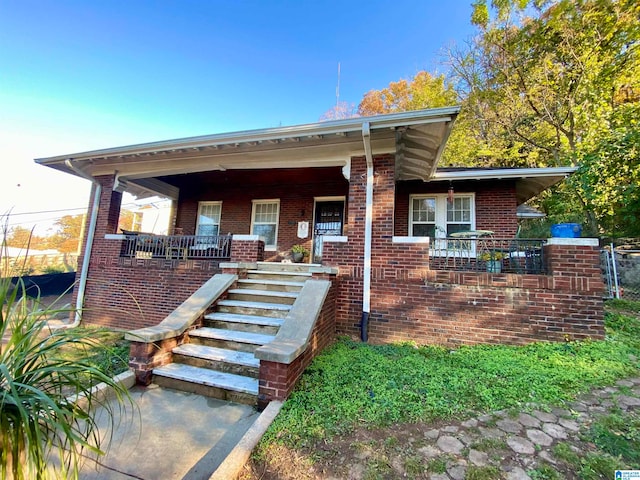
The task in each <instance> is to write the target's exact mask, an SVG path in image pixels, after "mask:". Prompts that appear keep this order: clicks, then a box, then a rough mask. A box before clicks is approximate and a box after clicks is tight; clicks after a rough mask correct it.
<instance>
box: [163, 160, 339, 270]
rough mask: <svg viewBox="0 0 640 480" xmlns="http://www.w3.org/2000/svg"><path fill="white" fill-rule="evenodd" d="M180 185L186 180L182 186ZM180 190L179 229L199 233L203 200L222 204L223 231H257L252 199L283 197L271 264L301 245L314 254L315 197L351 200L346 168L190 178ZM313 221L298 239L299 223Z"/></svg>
mask: <svg viewBox="0 0 640 480" xmlns="http://www.w3.org/2000/svg"><path fill="white" fill-rule="evenodd" d="M179 182H183V183H182V184H180V183H179ZM179 182H178V180H176V181H175V182H174V183H178V186H180V199H179V202H178V210H177V223H176V226H177V227H181V228H183V230H184V233H185V234H193V233H195V226H196V221H197V212H198V202H199V201H221V202H222V218H221V223H220V232H221V233H233V234H241V235H248V234H250V233H251V209H252V200H266V199H279V200H280V219H279V225H278V240H277V242H278V245H277V251H276V252H273V251H266V252H265V260H267V261H273V260H281V259H282V258H285V257H287V256H288V254H289V252H290V250H291V247H292V246H293V245H295V244H297V243H299V244H302V245H304V246H305V247H306V248H307V250H309V251H311V250H312V245H311V228H312V225H313V214H314V212H313V209H314V197H323V196H346V194H347V190H348V185H347V181H346V180H345V179H344V177H343V176H342V171H341V169H340V168H337V167H331V168H304V169H279V170H266V171H259V170H242V171H240V170H236V171H227V172H207V173H205V174H201V175H200V174H198V175H196V174H192V175H185V176H183V178H180V179H179ZM300 221H308V222H309V226H310V233H309V237H308V238H306V239H299V238H298V237H297V232H298V222H300Z"/></svg>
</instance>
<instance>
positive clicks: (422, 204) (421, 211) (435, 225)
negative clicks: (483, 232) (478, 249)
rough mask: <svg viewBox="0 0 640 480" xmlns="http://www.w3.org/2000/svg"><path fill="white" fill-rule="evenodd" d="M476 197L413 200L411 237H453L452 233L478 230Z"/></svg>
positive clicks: (415, 197) (416, 198) (436, 196)
mask: <svg viewBox="0 0 640 480" xmlns="http://www.w3.org/2000/svg"><path fill="white" fill-rule="evenodd" d="M475 227H476V212H475V195H474V194H472V193H464V194H455V195H454V196H453V201H451V202H450V201H449V199H448V195H447V194H437V195H411V197H410V198H409V236H412V237H431V238H443V237H449V236H451V234H452V233H456V232H466V231H469V230H475Z"/></svg>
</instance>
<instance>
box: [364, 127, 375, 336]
mask: <svg viewBox="0 0 640 480" xmlns="http://www.w3.org/2000/svg"><path fill="white" fill-rule="evenodd" d="M362 141H363V143H364V155H365V158H366V160H367V185H366V197H365V205H366V210H365V217H364V272H363V273H364V278H363V284H362V322H361V337H362V340H363V341H367V337H368V334H367V325H368V323H369V313H370V312H371V237H372V229H373V178H374V177H373V156H372V155H371V128H370V124H369V122H364V123H363V124H362Z"/></svg>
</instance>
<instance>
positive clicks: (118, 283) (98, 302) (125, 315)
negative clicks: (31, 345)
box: [73, 176, 220, 330]
mask: <svg viewBox="0 0 640 480" xmlns="http://www.w3.org/2000/svg"><path fill="white" fill-rule="evenodd" d="M97 180H98V181H99V182H100V183H101V185H102V193H101V203H100V205H101V207H100V210H99V212H98V219H97V224H96V233H95V239H94V243H93V248H92V254H91V262H90V264H89V274H88V280H87V286H86V290H85V301H84V309H83V315H82V322H83V323H84V324H91V325H103V326H108V327H113V328H119V329H126V330H132V329H137V328H142V327H148V326H151V325H155V324H157V323H159V322H160V321H162V320H163V319H164V317H166V316H167V315H168V314H169V313H171V312H172V311H173V310H175V308H176V307H177V306H178V305H180V304H181V303H182V302H183V301H184V300H186V299H187V298H188V297H189V296H190V295H191V294H192V293H193V292H195V291H196V290H197V289H198V288H199V287H200V286H201V285H202V284H203V283H204V282H205V281H207V280H208V279H209V278H211V277H212V276H213V275H215V274H216V273H220V269H219V262H218V261H213V260H187V261H181V260H165V259H161V258H154V259H146V258H144V259H143V258H120V250H121V246H122V242H121V241H120V240H106V239H105V238H104V236H105V234H108V233H109V234H111V233H116V228H117V218H118V212H119V211H120V202H121V198H122V197H121V195H120V194H119V193H117V192H113V191H112V186H113V177H112V176H102V177H98V179H97ZM94 188H95V187H94ZM92 192H93V189H92ZM114 219H115V220H114ZM88 221H89V219H87V222H88ZM85 241H86V236H85ZM83 253H84V250H83ZM83 261H84V259H83V258H80V259H79V261H78V264H79V265H78V272H80V271H81V265H82V262H83ZM78 280H79V273H78V275H77V276H76V281H78ZM77 294H78V289H77V288H75V289H74V296H73V305H75V301H76V296H77Z"/></svg>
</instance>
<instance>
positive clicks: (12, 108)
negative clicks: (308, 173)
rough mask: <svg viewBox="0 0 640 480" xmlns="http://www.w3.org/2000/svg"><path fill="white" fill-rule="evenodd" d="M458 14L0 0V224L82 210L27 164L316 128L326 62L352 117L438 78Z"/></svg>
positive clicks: (329, 87)
mask: <svg viewBox="0 0 640 480" xmlns="http://www.w3.org/2000/svg"><path fill="white" fill-rule="evenodd" d="M470 3H471V1H470V0H451V1H449V2H441V1H435V0H422V1H405V0H396V1H377V0H372V1H367V2H364V1H363V2H360V1H358V2H356V1H348V0H343V1H340V2H338V1H304V0H299V1H275V0H273V1H232V0H227V1H224V2H223V1H213V0H210V1H205V0H199V1H196V0H181V1H171V2H170V1H160V0H157V1H144V0H134V1H132V0H129V1H124V0H123V1H100V0H93V1H88V0H83V1H67V0H57V1H44V0H42V1H30V0H0V161H1V162H2V166H3V167H4V168H3V174H2V175H1V176H0V213H4V212H6V211H8V210H9V209H13V212H14V213H20V212H27V211H36V210H52V209H64V208H73V207H85V206H86V204H87V202H88V182H86V181H84V180H78V179H74V178H72V177H71V176H68V175H64V174H58V173H57V172H54V171H52V170H51V169H48V168H45V167H41V166H37V165H35V164H33V158H36V157H43V156H53V155H58V154H64V153H74V152H79V151H85V150H93V149H97V148H104V147H115V146H121V145H128V144H132V143H139V142H145V141H154V140H164V139H170V138H179V137H185V136H192V135H202V134H210V133H220V132H229V131H237V130H246V129H252V128H266V127H273V126H278V125H295V124H300V123H310V122H316V121H318V120H319V118H320V116H321V115H322V114H323V113H324V112H325V111H327V110H328V109H329V108H331V106H332V105H334V104H335V101H336V98H335V89H336V77H337V65H338V62H340V64H341V81H340V99H341V100H343V101H346V102H348V103H350V104H355V105H357V104H358V103H359V101H360V100H361V98H362V96H363V95H364V93H366V92H367V91H368V90H371V89H379V88H383V87H384V86H386V85H387V84H388V83H389V82H390V81H396V80H399V79H400V78H409V77H411V76H412V75H414V74H415V73H416V72H417V71H419V70H422V69H427V70H429V71H432V72H436V71H442V70H443V68H444V67H442V66H441V65H439V60H440V54H441V51H442V49H443V48H444V47H445V46H447V45H449V44H451V43H452V42H457V43H461V42H463V41H464V40H465V39H466V38H468V37H469V36H470V35H472V34H473V28H472V27H471V25H470V22H469V18H470V14H471V7H470ZM18 185H20V186H18ZM56 187H58V188H56ZM56 192H57V193H56ZM69 213H79V212H69ZM50 216H51V215H50ZM34 218H35V217H33V216H32V217H19V216H15V215H14V218H13V219H12V223H15V222H22V221H26V220H27V219H29V221H33V219H34Z"/></svg>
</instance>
